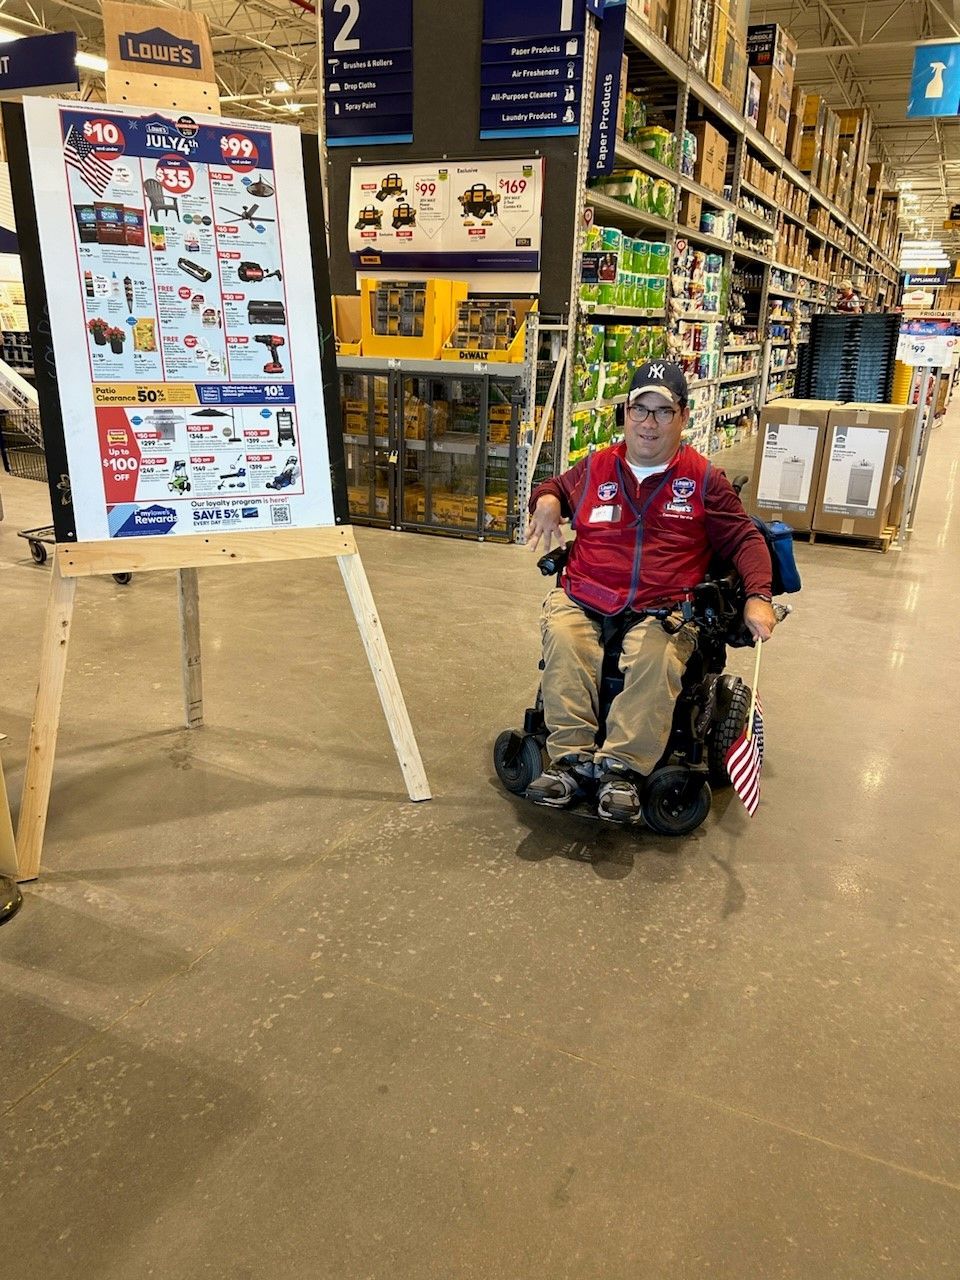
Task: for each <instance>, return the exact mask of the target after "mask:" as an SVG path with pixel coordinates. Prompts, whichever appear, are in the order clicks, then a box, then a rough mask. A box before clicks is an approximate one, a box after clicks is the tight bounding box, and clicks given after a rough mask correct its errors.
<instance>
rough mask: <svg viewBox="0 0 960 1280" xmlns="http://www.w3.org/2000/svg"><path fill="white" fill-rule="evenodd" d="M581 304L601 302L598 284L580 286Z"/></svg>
mask: <svg viewBox="0 0 960 1280" xmlns="http://www.w3.org/2000/svg"><path fill="white" fill-rule="evenodd" d="M580 301H581V302H599V301H600V286H599V285H598V284H582V285H581V286H580Z"/></svg>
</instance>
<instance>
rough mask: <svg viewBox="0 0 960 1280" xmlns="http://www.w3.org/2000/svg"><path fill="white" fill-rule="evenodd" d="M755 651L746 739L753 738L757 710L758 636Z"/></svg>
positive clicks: (760, 649) (759, 651) (760, 650)
mask: <svg viewBox="0 0 960 1280" xmlns="http://www.w3.org/2000/svg"><path fill="white" fill-rule="evenodd" d="M753 644H754V648H755V649H756V651H757V657H756V661H755V662H754V664H753V689H752V691H751V694H750V714H749V716H748V717H747V741H748V742H750V741H751V740H752V739H753V724H754V715H755V713H756V710H757V693H758V692H759V689H760V659H761V657H762V656H763V641H762V640H761V639H760V637H759V636H757V637H756V639H755V640H754V642H753Z"/></svg>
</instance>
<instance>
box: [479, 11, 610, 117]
mask: <svg viewBox="0 0 960 1280" xmlns="http://www.w3.org/2000/svg"><path fill="white" fill-rule="evenodd" d="M585 22H586V0H525V2H524V3H523V4H518V3H516V0H484V6H483V51H482V54H481V73H480V84H481V111H480V137H481V138H512V137H517V136H520V135H523V136H525V137H531V136H541V137H544V136H557V135H560V136H562V135H564V134H576V133H579V131H580V119H581V89H582V85H583V44H584V28H585Z"/></svg>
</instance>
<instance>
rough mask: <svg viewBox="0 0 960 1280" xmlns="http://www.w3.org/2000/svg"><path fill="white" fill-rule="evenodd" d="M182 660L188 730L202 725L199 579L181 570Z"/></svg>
mask: <svg viewBox="0 0 960 1280" xmlns="http://www.w3.org/2000/svg"><path fill="white" fill-rule="evenodd" d="M177 587H178V594H179V598H180V657H181V665H182V669H183V709H184V719H185V722H186V726H187V728H188V729H198V728H199V727H200V725H202V724H203V668H202V666H201V663H200V578H199V574H198V573H197V570H196V569H178V570H177Z"/></svg>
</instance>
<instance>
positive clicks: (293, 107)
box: [283, 102, 303, 113]
mask: <svg viewBox="0 0 960 1280" xmlns="http://www.w3.org/2000/svg"><path fill="white" fill-rule="evenodd" d="M283 109H284V111H292V112H294V113H296V112H298V111H302V110H303V104H302V103H301V102H285V103H284V104H283Z"/></svg>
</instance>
